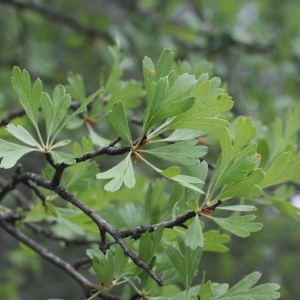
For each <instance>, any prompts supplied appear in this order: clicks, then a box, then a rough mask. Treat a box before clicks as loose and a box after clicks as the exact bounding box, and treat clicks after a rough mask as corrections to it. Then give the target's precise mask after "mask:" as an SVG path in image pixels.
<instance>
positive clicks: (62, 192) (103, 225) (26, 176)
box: [19, 173, 163, 285]
mask: <svg viewBox="0 0 300 300" xmlns="http://www.w3.org/2000/svg"><path fill="white" fill-rule="evenodd" d="M19 179H20V180H21V181H24V180H25V181H27V180H32V181H34V182H35V183H36V184H37V185H39V186H42V187H44V188H47V189H49V190H53V191H54V192H56V193H57V194H58V195H59V196H60V197H61V198H62V199H64V200H66V201H68V202H70V203H72V204H73V205H75V206H76V207H77V208H79V209H80V210H81V211H82V212H84V213H85V214H86V215H87V216H89V217H90V218H91V219H92V220H93V221H94V222H95V223H96V224H97V226H98V228H99V230H105V231H106V232H108V233H109V234H110V235H111V236H112V237H113V238H114V239H115V241H116V242H117V243H118V244H119V245H120V246H121V247H122V248H123V250H124V254H125V255H126V256H129V257H130V258H131V260H132V261H133V262H134V263H135V264H136V265H137V266H139V267H140V268H142V269H144V270H145V271H146V272H148V273H149V275H150V276H151V277H152V278H153V279H154V280H155V281H156V282H157V283H158V285H163V282H162V280H161V279H160V277H159V276H157V275H156V274H155V273H154V272H153V270H152V269H151V268H150V267H149V266H148V265H147V264H146V263H145V262H144V261H143V260H141V259H140V258H139V257H138V256H137V255H136V254H135V253H134V252H132V251H131V250H130V249H129V248H128V247H127V245H126V244H125V243H124V240H123V238H122V237H121V235H120V234H119V231H118V230H116V229H114V228H113V227H112V226H111V225H110V224H108V223H107V222H106V221H104V220H103V219H102V218H101V217H100V216H99V215H98V214H96V213H95V212H94V211H93V210H92V209H91V208H90V207H88V206H87V205H86V204H85V203H83V202H82V201H80V200H79V199H78V198H76V197H75V196H74V195H72V194H71V193H70V192H68V191H67V190H66V189H65V188H64V187H62V186H59V185H58V186H53V184H52V182H51V181H48V180H45V179H43V178H42V177H40V176H39V175H37V174H34V173H23V174H21V175H20V176H19Z"/></svg>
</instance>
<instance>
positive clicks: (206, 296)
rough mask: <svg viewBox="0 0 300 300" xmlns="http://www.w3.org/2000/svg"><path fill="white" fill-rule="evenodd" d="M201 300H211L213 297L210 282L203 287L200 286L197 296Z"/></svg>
mask: <svg viewBox="0 0 300 300" xmlns="http://www.w3.org/2000/svg"><path fill="white" fill-rule="evenodd" d="M197 295H199V297H200V299H201V300H211V299H212V298H211V296H212V295H213V289H212V288H211V282H210V281H207V282H206V283H205V285H202V284H201V286H200V289H199V291H198V294H197Z"/></svg>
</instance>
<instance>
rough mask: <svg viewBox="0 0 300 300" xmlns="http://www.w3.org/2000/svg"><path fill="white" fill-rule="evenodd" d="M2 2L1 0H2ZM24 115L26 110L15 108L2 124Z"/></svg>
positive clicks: (2, 120) (0, 122)
mask: <svg viewBox="0 0 300 300" xmlns="http://www.w3.org/2000/svg"><path fill="white" fill-rule="evenodd" d="M0 2H1V0H0ZM24 115H25V110H24V109H15V110H13V111H12V112H11V113H10V114H9V115H7V116H6V117H5V118H3V119H1V120H0V126H4V125H7V124H9V123H10V121H11V120H13V119H14V118H17V117H22V116H24Z"/></svg>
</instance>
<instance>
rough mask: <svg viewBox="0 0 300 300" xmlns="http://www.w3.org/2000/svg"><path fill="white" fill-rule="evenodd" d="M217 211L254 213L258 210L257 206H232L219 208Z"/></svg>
mask: <svg viewBox="0 0 300 300" xmlns="http://www.w3.org/2000/svg"><path fill="white" fill-rule="evenodd" d="M216 209H221V210H230V211H253V210H257V208H256V207H255V206H252V205H231V206H218V207H216Z"/></svg>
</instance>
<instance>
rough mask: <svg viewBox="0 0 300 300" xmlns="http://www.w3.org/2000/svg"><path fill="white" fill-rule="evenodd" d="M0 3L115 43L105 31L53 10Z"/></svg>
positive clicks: (22, 3) (30, 4)
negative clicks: (25, 10) (32, 12)
mask: <svg viewBox="0 0 300 300" xmlns="http://www.w3.org/2000/svg"><path fill="white" fill-rule="evenodd" d="M0 2H2V3H5V4H8V5H11V6H14V7H16V8H17V9H29V10H32V11H35V12H37V13H39V14H41V15H43V16H45V17H46V18H48V19H50V20H51V22H55V23H57V22H58V23H62V24H64V25H66V26H68V27H70V28H72V29H74V30H77V31H81V32H82V33H84V34H87V35H89V36H92V37H94V36H96V37H100V38H102V39H104V40H105V41H106V42H108V43H110V44H114V43H115V41H114V40H113V39H112V37H111V36H110V35H109V34H108V33H107V32H106V31H104V30H100V29H97V28H93V27H91V26H89V25H85V24H81V23H79V22H78V21H76V20H75V19H73V18H71V17H69V16H66V15H63V14H60V13H58V12H55V11H53V10H50V9H49V8H46V7H41V6H37V5H35V4H33V3H28V2H27V3H26V2H25V3H24V2H18V1H14V0H0Z"/></svg>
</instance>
